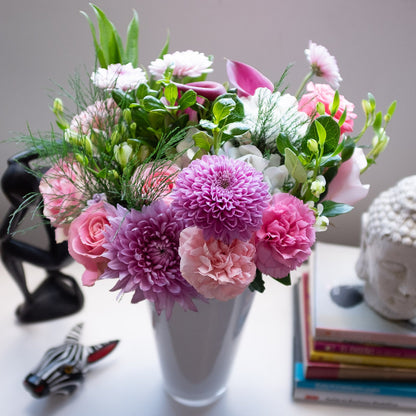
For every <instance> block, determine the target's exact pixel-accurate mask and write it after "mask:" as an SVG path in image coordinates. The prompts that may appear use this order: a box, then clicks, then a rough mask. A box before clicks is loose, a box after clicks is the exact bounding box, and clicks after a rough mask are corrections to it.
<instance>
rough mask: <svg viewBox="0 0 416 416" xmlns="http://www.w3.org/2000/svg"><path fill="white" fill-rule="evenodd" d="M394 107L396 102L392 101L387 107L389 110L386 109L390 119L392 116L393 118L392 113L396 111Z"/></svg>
mask: <svg viewBox="0 0 416 416" xmlns="http://www.w3.org/2000/svg"><path fill="white" fill-rule="evenodd" d="M396 105H397V101H393V102H392V103H391V104H390V106H389V108H388V110H387V114H388V115H389V116H390V117H392V116H393V114H394V112H395V111H396Z"/></svg>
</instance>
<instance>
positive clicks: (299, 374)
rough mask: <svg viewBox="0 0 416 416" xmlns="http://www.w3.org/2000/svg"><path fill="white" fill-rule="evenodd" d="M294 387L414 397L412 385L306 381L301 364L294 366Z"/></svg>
mask: <svg viewBox="0 0 416 416" xmlns="http://www.w3.org/2000/svg"><path fill="white" fill-rule="evenodd" d="M295 383H296V387H299V388H304V389H313V390H319V391H337V392H342V393H360V394H364V393H366V394H373V395H381V396H399V397H413V398H414V397H416V386H415V384H414V383H406V382H403V383H401V382H397V383H395V382H388V381H384V382H383V381H361V380H350V381H347V380H337V381H332V380H319V379H307V378H305V377H304V374H303V365H302V363H299V362H298V363H296V364H295Z"/></svg>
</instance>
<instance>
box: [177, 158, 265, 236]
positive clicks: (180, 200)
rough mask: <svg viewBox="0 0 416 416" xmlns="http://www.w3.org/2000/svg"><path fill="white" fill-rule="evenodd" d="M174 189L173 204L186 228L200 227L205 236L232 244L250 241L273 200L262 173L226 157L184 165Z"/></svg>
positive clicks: (246, 164) (239, 161)
mask: <svg viewBox="0 0 416 416" xmlns="http://www.w3.org/2000/svg"><path fill="white" fill-rule="evenodd" d="M175 185H176V186H175V188H174V189H173V191H172V194H171V196H172V207H173V209H174V211H175V214H176V215H177V216H178V218H181V219H182V220H183V221H184V224H185V226H186V227H192V226H196V227H198V228H201V229H202V230H203V232H204V238H205V239H206V240H208V239H209V238H210V237H213V238H214V239H216V240H221V241H223V242H225V243H226V244H230V243H231V242H232V241H233V240H234V239H235V238H238V239H240V240H243V241H247V240H249V239H250V238H251V235H252V233H253V232H254V231H256V230H258V229H259V228H260V226H261V222H262V213H263V210H264V209H265V208H266V207H267V204H268V201H269V198H270V196H269V193H268V185H267V184H266V183H265V182H263V175H262V173H260V172H258V171H257V170H256V169H254V168H253V167H252V166H250V165H249V164H248V163H245V162H243V161H241V160H236V159H230V158H228V157H226V156H203V157H202V159H197V160H194V161H193V162H192V163H191V164H190V165H189V166H188V167H186V168H184V169H183V170H182V171H181V172H180V173H179V175H178V177H177V179H176V184H175Z"/></svg>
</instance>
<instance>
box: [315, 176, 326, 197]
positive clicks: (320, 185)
mask: <svg viewBox="0 0 416 416" xmlns="http://www.w3.org/2000/svg"><path fill="white" fill-rule="evenodd" d="M325 184H326V181H325V178H324V177H323V176H318V177H317V178H316V180H315V181H313V182H312V184H311V192H312V195H313V196H315V197H316V198H319V196H320V195H321V194H322V193H324V192H325Z"/></svg>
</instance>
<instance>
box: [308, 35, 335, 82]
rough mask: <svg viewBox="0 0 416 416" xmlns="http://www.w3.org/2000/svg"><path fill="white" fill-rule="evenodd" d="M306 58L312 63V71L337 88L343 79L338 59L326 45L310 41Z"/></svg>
mask: <svg viewBox="0 0 416 416" xmlns="http://www.w3.org/2000/svg"><path fill="white" fill-rule="evenodd" d="M305 55H306V58H307V60H308V62H309V64H310V65H311V69H312V72H313V73H314V74H315V75H316V76H318V77H322V78H324V79H325V81H326V82H328V83H329V84H330V85H331V86H332V88H335V89H337V88H338V87H339V83H340V82H341V81H342V78H341V75H340V74H339V69H338V65H337V61H336V60H335V58H334V57H333V56H332V55H331V54H330V53H329V52H328V49H326V48H325V46H322V45H317V44H316V43H314V42H312V41H309V49H305Z"/></svg>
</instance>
